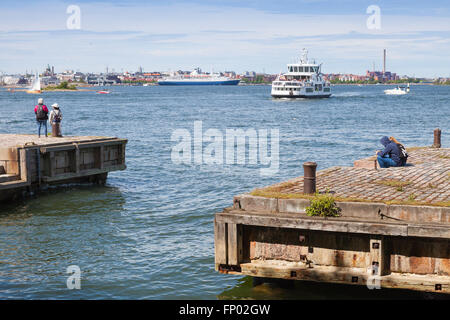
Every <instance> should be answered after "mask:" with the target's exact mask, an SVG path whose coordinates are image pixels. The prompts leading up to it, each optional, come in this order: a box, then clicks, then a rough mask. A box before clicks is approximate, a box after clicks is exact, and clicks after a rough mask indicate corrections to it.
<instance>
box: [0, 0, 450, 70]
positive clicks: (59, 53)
mask: <svg viewBox="0 0 450 320" xmlns="http://www.w3.org/2000/svg"><path fill="white" fill-rule="evenodd" d="M71 4H73V5H78V6H79V7H80V9H81V29H80V30H68V29H67V27H66V21H67V19H68V18H69V14H67V13H66V9H67V7H68V6H69V5H71ZM370 5H377V6H379V7H380V10H381V16H380V18H381V28H380V29H368V28H367V25H366V21H367V19H368V18H369V16H370V14H367V13H366V9H367V7H368V6H370ZM304 47H306V48H308V50H309V52H310V57H312V58H316V59H317V60H318V61H320V62H323V63H324V65H323V71H324V72H326V73H328V72H333V73H338V72H340V73H344V72H345V73H357V74H362V73H364V72H365V71H366V70H367V69H369V68H370V69H372V68H373V67H372V66H373V64H375V67H376V69H380V68H381V64H382V51H383V48H386V49H387V52H388V60H387V69H388V70H391V71H393V72H397V73H399V74H401V75H403V74H408V75H415V76H427V77H436V76H446V77H449V76H450V58H449V54H448V53H449V52H450V6H449V5H448V1H427V2H426V1H377V0H372V1H364V0H359V1H357V0H341V1H338V0H334V1H330V0H327V1H326V0H277V1H273V0H272V1H266V0H262V1H256V0H253V1H244V0H241V1H237V0H226V1H225V0H215V1H213V0H203V1H202V0H191V1H189V0H187V1H176V0H168V1H138V0H131V1H103V0H102V1H95V2H93V1H75V0H74V1H58V0H45V1H27V0H25V1H18V2H12V1H8V2H4V1H2V2H1V3H0V72H5V73H15V72H24V71H25V70H39V71H41V70H43V69H44V68H45V66H46V65H47V64H51V65H54V66H55V68H56V71H62V70H64V69H74V70H80V71H96V72H98V71H104V70H105V69H106V67H109V69H110V70H112V69H115V71H135V70H137V68H138V67H139V66H142V67H143V68H144V70H146V71H152V70H178V69H184V70H189V69H193V68H194V67H197V66H200V67H202V68H203V69H205V70H208V71H209V70H211V69H213V70H216V71H219V70H235V71H238V72H242V71H246V70H254V71H257V72H263V71H265V72H271V73H277V72H280V71H282V70H284V69H285V67H286V63H289V62H292V61H293V60H294V59H295V57H296V56H298V55H299V52H300V50H301V49H302V48H304Z"/></svg>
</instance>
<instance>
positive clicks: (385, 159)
mask: <svg viewBox="0 0 450 320" xmlns="http://www.w3.org/2000/svg"><path fill="white" fill-rule="evenodd" d="M380 142H381V144H382V145H383V146H384V150H382V151H377V160H378V164H379V165H380V168H389V167H401V166H404V165H405V164H406V159H407V157H408V155H407V154H406V151H405V149H404V147H403V146H401V145H400V143H398V141H397V140H395V139H394V138H392V137H391V138H389V137H387V136H384V137H383V138H381V140H380Z"/></svg>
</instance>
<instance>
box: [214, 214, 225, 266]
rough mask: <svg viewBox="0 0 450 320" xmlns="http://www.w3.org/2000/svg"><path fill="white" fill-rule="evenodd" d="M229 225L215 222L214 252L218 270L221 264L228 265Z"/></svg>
mask: <svg viewBox="0 0 450 320" xmlns="http://www.w3.org/2000/svg"><path fill="white" fill-rule="evenodd" d="M227 236H228V235H227V224H226V223H221V222H217V221H216V220H214V251H215V264H216V269H217V268H218V266H219V265H221V264H227V262H228V261H227V260H228V259H227V246H228V243H227Z"/></svg>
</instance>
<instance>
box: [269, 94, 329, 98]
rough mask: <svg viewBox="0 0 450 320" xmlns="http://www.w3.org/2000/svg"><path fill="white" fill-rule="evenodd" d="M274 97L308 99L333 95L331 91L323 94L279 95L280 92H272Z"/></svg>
mask: <svg viewBox="0 0 450 320" xmlns="http://www.w3.org/2000/svg"><path fill="white" fill-rule="evenodd" d="M272 97H273V98H289V99H298V98H304V99H305V98H306V99H320V98H329V97H331V93H330V94H321V95H318V94H316V95H289V94H285V95H278V94H276V95H275V94H272Z"/></svg>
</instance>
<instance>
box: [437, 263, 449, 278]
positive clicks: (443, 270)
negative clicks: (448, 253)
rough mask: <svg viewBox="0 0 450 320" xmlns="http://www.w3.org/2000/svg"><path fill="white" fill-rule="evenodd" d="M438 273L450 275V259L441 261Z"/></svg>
mask: <svg viewBox="0 0 450 320" xmlns="http://www.w3.org/2000/svg"><path fill="white" fill-rule="evenodd" d="M439 271H440V272H441V273H443V274H445V275H448V276H449V275H450V259H441V266H440V268H439Z"/></svg>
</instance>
